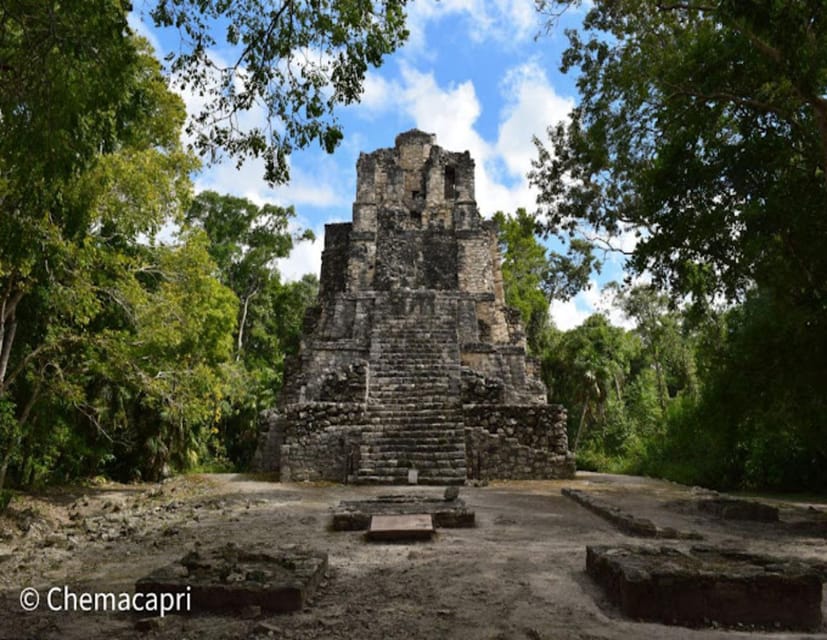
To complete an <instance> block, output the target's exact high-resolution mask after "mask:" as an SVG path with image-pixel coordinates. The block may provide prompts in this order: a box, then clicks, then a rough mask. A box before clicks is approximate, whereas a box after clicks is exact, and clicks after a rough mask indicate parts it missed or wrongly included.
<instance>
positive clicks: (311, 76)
mask: <svg viewBox="0 0 827 640" xmlns="http://www.w3.org/2000/svg"><path fill="white" fill-rule="evenodd" d="M406 1H407V0H382V1H381V2H374V1H371V0H368V1H365V0H321V1H313V2H307V1H302V0H283V1H282V2H272V1H270V0H237V1H234V2H227V1H226V0H158V2H157V4H156V6H155V8H154V9H153V11H152V14H151V15H152V18H153V19H154V21H155V24H156V25H158V26H161V27H169V28H173V29H176V30H177V31H178V33H179V34H180V38H181V45H180V49H179V51H178V52H177V53H175V52H174V53H171V54H170V55H169V61H170V68H171V71H172V73H173V74H174V76H175V77H176V78H177V79H178V81H179V83H180V85H181V86H182V87H183V88H184V89H187V90H189V91H191V92H192V93H194V94H196V95H198V96H199V97H200V98H202V99H203V100H204V102H205V104H204V106H203V108H202V109H201V111H200V113H198V114H197V115H196V116H195V117H194V118H193V119H192V120H191V121H190V122H189V124H188V125H187V131H188V133H189V134H191V135H192V136H194V139H195V146H196V147H197V148H198V149H199V150H200V151H201V152H203V153H208V154H211V155H212V157H215V156H216V155H217V153H218V152H219V150H222V149H223V150H226V151H227V152H228V153H229V154H230V155H232V156H236V157H238V159H239V163H241V162H242V161H243V160H244V159H245V158H248V157H262V158H264V162H265V176H264V177H265V179H266V180H268V181H269V182H271V183H278V182H286V181H287V179H288V177H289V168H288V164H287V158H288V156H289V155H290V153H291V152H292V151H293V150H294V149H301V148H304V147H306V146H308V145H309V144H311V143H312V142H318V143H319V144H320V145H321V147H322V148H323V149H325V150H326V151H327V152H328V153H331V152H332V151H333V150H334V149H335V148H336V146H337V145H338V144H339V141H340V140H341V139H342V129H341V126H340V125H339V124H338V122H337V120H336V118H335V116H334V109H335V107H336V106H337V105H346V104H350V103H352V102H355V101H358V99H359V97H360V96H361V94H362V91H363V83H364V80H365V73H366V72H367V70H368V67H369V66H374V67H378V66H379V65H381V64H382V59H383V58H384V56H386V55H387V54H389V53H392V52H393V51H395V50H396V49H397V48H398V47H399V46H400V45H401V44H402V43H403V42H404V41H405V39H406V38H407V35H408V32H407V30H406V29H405V12H404V9H405V4H406ZM219 33H220V34H222V36H223V37H218V36H216V35H214V34H219ZM219 47H220V49H221V51H222V52H223V51H224V50H225V48H227V53H226V56H227V57H228V60H226V61H225V60H223V59H221V57H220V56H219V54H217V53H216V52H215V49H217V48H219ZM259 111H260V112H262V113H263V116H264V118H263V119H264V122H263V123H260V124H254V125H253V126H251V127H245V126H244V124H243V122H242V120H243V115H244V114H245V113H247V112H259Z"/></svg>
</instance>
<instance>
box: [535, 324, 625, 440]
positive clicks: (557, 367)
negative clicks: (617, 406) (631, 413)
mask: <svg viewBox="0 0 827 640" xmlns="http://www.w3.org/2000/svg"><path fill="white" fill-rule="evenodd" d="M633 352H634V346H633V344H632V343H630V341H629V340H628V338H627V336H626V332H625V331H624V330H623V329H621V328H619V327H613V326H611V325H610V324H609V321H608V320H607V319H606V317H605V316H603V315H601V314H594V315H592V316H589V317H588V318H587V319H586V321H585V322H584V323H583V324H582V325H580V326H579V327H576V328H574V329H572V330H571V331H568V332H565V333H564V334H563V335H562V336H561V338H560V340H559V341H558V342H557V344H556V345H555V347H554V348H553V349H549V350H547V351H546V353H545V354H544V357H543V369H544V372H545V374H546V376H547V378H548V384H549V386H550V387H553V389H554V394H555V399H556V400H557V401H559V402H563V403H564V404H565V405H566V406H567V407H568V408H569V410H570V411H571V414H570V420H576V423H575V422H573V421H572V422H570V431H571V432H572V435H573V438H572V439H571V440H572V450H573V451H577V450H578V447H579V445H580V443H581V441H582V440H583V438H584V436H585V435H586V432H587V430H588V428H589V425H590V424H593V423H598V422H601V421H602V419H603V418H604V415H605V412H606V408H607V406H608V405H609V403H610V401H611V399H612V398H614V400H616V401H620V402H622V389H623V386H624V384H625V382H626V380H627V378H628V377H629V366H630V360H631V357H632V354H633Z"/></svg>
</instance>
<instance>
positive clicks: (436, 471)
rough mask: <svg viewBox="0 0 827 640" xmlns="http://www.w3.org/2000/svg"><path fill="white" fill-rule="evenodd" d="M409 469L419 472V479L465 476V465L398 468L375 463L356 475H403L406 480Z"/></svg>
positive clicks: (393, 465)
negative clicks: (436, 476)
mask: <svg viewBox="0 0 827 640" xmlns="http://www.w3.org/2000/svg"><path fill="white" fill-rule="evenodd" d="M409 469H416V470H417V471H418V472H419V477H420V478H423V477H428V476H435V475H439V476H453V477H464V474H465V465H464V464H462V465H458V466H441V467H438V466H432V467H421V468H420V467H409V466H404V467H400V466H397V465H395V464H386V463H377V464H375V465H374V464H366V465H365V466H363V467H361V468H360V469H359V470H358V471H357V472H356V475H357V476H358V475H374V474H376V475H400V476H401V475H403V474H404V476H405V478H406V479H407V476H408V470H409Z"/></svg>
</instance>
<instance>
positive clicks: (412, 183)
mask: <svg viewBox="0 0 827 640" xmlns="http://www.w3.org/2000/svg"><path fill="white" fill-rule="evenodd" d="M357 175H358V178H357V187H356V201H355V202H354V204H353V222H349V223H341V224H329V225H326V227H325V247H324V252H323V254H322V273H321V279H320V290H319V299H318V304H317V305H316V306H315V307H313V308H311V309H310V310H309V311H308V314H307V317H306V318H305V327H304V336H303V340H302V344H301V349H300V352H299V354H298V357H297V358H296V359H295V360H294V361H292V362H290V363H289V366H287V367H286V370H285V384H284V387H283V390H282V394H281V398H280V401H279V406H278V407H277V408H276V409H275V410H273V411H271V412H268V413H267V414H266V420H265V422H266V430H265V432H264V433H263V437H262V440H261V443H260V446H259V450H258V452H257V455H256V466H257V467H258V468H260V469H264V470H277V471H279V472H280V474H281V478H282V479H283V480H304V479H307V480H335V481H346V482H347V481H355V482H376V483H394V482H407V481H408V480H409V477H414V476H415V477H416V478H417V481H418V482H426V483H442V484H451V483H462V482H465V480H466V479H468V478H551V477H567V476H571V475H572V474H573V473H574V461H573V456H572V455H571V454H570V453H569V451H568V445H567V439H566V431H565V411H564V410H563V409H562V407H559V406H556V405H549V404H547V402H546V389H545V386H544V385H543V383H542V382H541V381H540V379H539V376H538V367H537V363H536V362H535V361H534V360H533V359H532V358H530V357H527V355H526V343H525V335H524V332H523V328H522V326H521V324H520V318H519V313H518V312H517V311H516V310H515V309H512V308H509V307H507V306H506V305H505V300H504V294H503V283H502V274H501V271H500V253H499V247H498V242H497V230H496V227H495V226H494V224H493V223H492V222H489V221H485V220H483V219H482V217H481V216H480V214H479V212H478V210H477V205H476V201H475V199H474V161H473V159H472V158H471V156H470V154H469V153H468V152H467V151H466V152H464V153H454V152H450V151H445V150H444V149H442V148H441V147H439V146H437V145H436V139H435V136H434V135H432V134H428V133H423V132H422V131H417V130H414V131H409V132H406V133H402V134H400V135H399V136H397V138H396V144H395V146H394V147H393V148H391V149H379V150H377V151H374V152H373V153H369V154H364V153H363V154H361V156H360V157H359V161H358V164H357ZM412 471H414V472H415V473H414V474H412V473H411V472H412Z"/></svg>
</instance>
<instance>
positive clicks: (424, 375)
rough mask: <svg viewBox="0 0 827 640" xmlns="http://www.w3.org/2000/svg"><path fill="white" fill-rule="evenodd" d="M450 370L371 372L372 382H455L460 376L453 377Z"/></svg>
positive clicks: (386, 369)
mask: <svg viewBox="0 0 827 640" xmlns="http://www.w3.org/2000/svg"><path fill="white" fill-rule="evenodd" d="M452 373H453V371H452V370H450V369H434V368H433V367H428V368H425V367H413V368H411V369H407V370H406V369H400V368H397V367H392V368H391V367H388V368H385V367H375V368H374V369H373V370H371V372H370V377H371V380H379V381H382V382H391V383H392V382H413V381H420V380H431V379H437V380H453V379H454V378H457V379H458V378H459V376H458V375H457V376H454V375H451V374H452Z"/></svg>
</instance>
